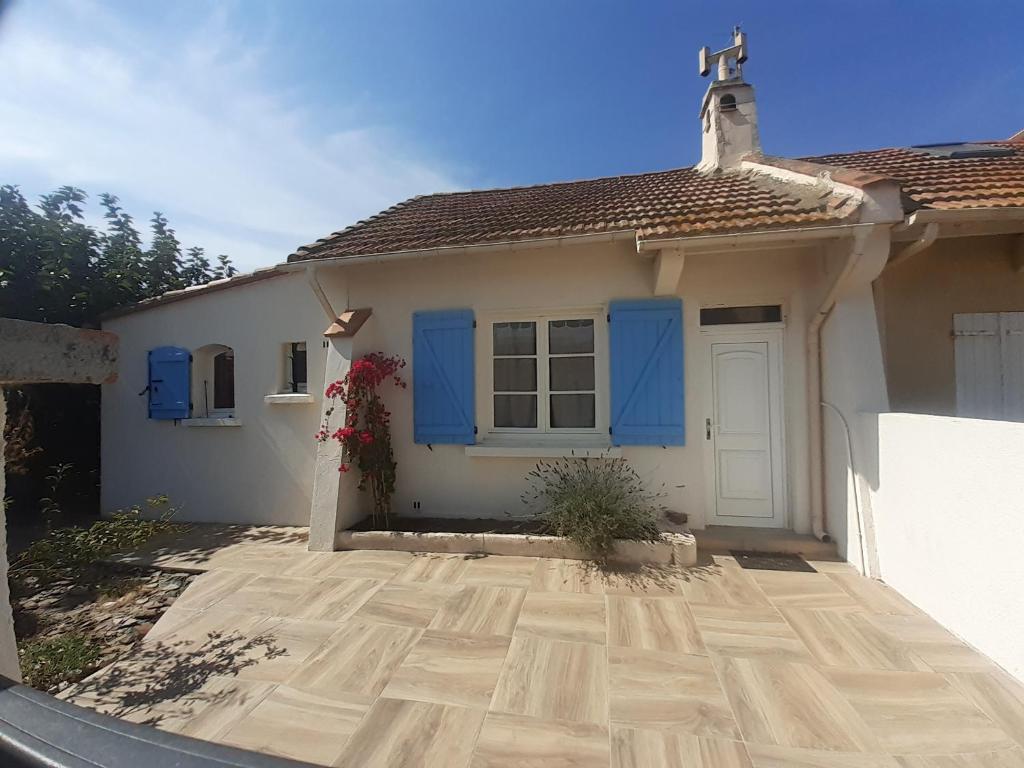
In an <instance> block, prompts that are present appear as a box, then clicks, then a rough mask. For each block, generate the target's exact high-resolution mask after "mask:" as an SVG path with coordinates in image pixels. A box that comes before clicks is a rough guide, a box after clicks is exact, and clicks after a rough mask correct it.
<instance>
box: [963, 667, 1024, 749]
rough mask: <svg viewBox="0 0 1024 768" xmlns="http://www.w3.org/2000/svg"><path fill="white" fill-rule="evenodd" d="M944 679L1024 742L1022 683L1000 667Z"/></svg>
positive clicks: (1010, 733)
mask: <svg viewBox="0 0 1024 768" xmlns="http://www.w3.org/2000/svg"><path fill="white" fill-rule="evenodd" d="M946 679H947V680H949V681H950V682H951V683H952V684H953V687H954V688H956V689H957V690H958V691H959V692H960V693H961V694H963V695H964V696H965V697H966V698H967V699H968V701H971V702H973V703H974V705H975V706H977V707H979V708H980V709H981V711H982V712H984V713H985V714H986V715H988V716H989V717H990V718H991V719H992V720H993V721H994V722H996V723H997V724H998V725H999V726H1000V727H1001V728H1002V729H1003V730H1004V731H1006V733H1007V734H1009V736H1010V737H1011V738H1013V739H1014V740H1015V741H1016V742H1017V743H1018V744H1021V745H1024V685H1022V684H1021V683H1019V682H1017V681H1016V680H1014V679H1013V678H1011V677H1010V676H1009V675H1008V674H1006V673H1005V672H1003V671H1002V670H998V671H995V672H990V673H987V674H951V675H946ZM1021 765H1024V761H1022V762H1021Z"/></svg>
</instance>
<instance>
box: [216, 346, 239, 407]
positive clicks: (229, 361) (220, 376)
mask: <svg viewBox="0 0 1024 768" xmlns="http://www.w3.org/2000/svg"><path fill="white" fill-rule="evenodd" d="M213 407H214V410H218V411H221V410H226V409H229V410H234V408H235V353H234V352H233V351H232V350H230V349H229V350H227V351H225V352H218V353H217V354H216V355H214V356H213Z"/></svg>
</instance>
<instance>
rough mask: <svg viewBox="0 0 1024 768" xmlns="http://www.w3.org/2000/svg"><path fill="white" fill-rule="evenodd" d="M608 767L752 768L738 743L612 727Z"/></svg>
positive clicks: (681, 734)
mask: <svg viewBox="0 0 1024 768" xmlns="http://www.w3.org/2000/svg"><path fill="white" fill-rule="evenodd" d="M612 768H752V766H751V763H750V758H749V757H747V750H746V747H744V746H743V743H742V742H739V741H729V740H725V739H715V738H710V737H708V736H694V735H693V734H689V733H672V732H669V731H650V730H641V729H637V728H616V727H613V728H612Z"/></svg>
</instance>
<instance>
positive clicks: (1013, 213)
mask: <svg viewBox="0 0 1024 768" xmlns="http://www.w3.org/2000/svg"><path fill="white" fill-rule="evenodd" d="M929 224H936V225H938V234H937V237H938V238H945V237H978V236H984V235H1013V234H1019V233H1022V232H1024V207H1002V208H954V209H936V208H925V209H922V210H918V211H915V212H914V213H912V214H910V215H909V216H907V217H906V219H905V220H904V221H903V223H901V224H897V225H896V226H895V227H893V230H892V239H893V241H894V242H906V241H911V240H917V239H918V238H920V237H921V236H922V233H923V232H924V230H925V228H926V227H927V226H928V225H929Z"/></svg>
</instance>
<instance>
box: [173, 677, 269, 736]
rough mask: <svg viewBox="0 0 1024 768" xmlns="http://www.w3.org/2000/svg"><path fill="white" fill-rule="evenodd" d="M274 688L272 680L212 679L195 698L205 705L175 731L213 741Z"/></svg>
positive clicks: (244, 715)
mask: <svg viewBox="0 0 1024 768" xmlns="http://www.w3.org/2000/svg"><path fill="white" fill-rule="evenodd" d="M274 688H275V686H274V685H273V684H272V683H263V682H259V681H257V680H237V679H235V678H230V677H216V678H212V679H211V680H210V681H209V682H208V683H207V684H206V685H204V686H203V688H202V689H201V691H200V693H199V694H198V695H197V696H196V697H195V698H198V699H199V700H200V701H205V703H206V706H205V707H202V708H201V709H200V710H199V712H198V714H197V715H196V716H195V717H192V718H190V719H189V720H188V722H187V723H185V724H184V725H183V726H182V727H180V728H176V729H175V731H176V732H177V733H180V734H182V735H184V736H191V737H192V738H194V739H203V740H205V741H216V740H217V738H218V737H219V736H220V735H221V734H223V733H225V732H227V731H228V729H230V728H231V727H233V726H234V725H235V724H236V723H238V722H240V721H241V720H242V719H243V718H244V717H246V716H247V715H248V714H249V712H251V711H252V710H253V709H255V708H256V706H257V705H258V704H259V703H260V702H261V701H263V700H264V699H265V698H266V697H267V696H268V695H269V694H270V692H271V691H273V690H274Z"/></svg>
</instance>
